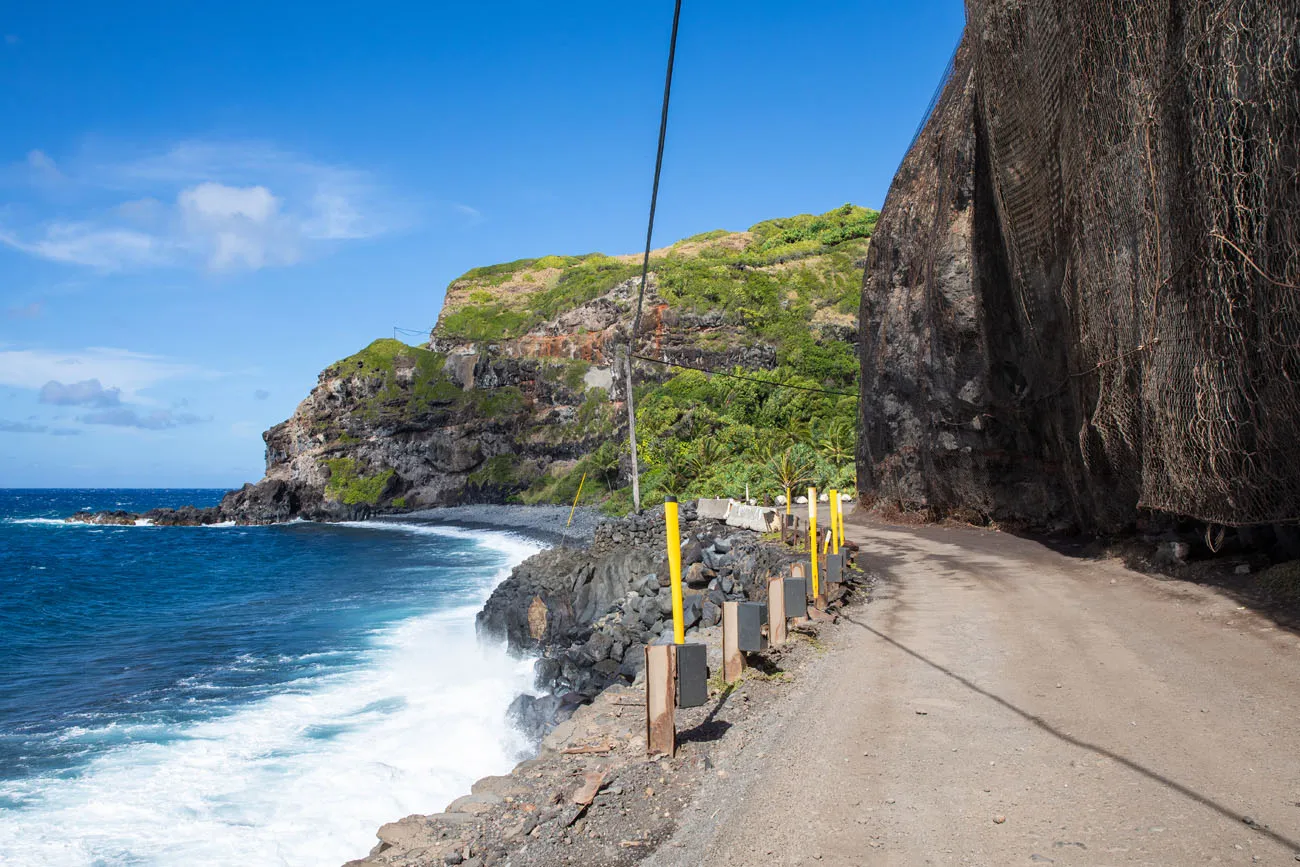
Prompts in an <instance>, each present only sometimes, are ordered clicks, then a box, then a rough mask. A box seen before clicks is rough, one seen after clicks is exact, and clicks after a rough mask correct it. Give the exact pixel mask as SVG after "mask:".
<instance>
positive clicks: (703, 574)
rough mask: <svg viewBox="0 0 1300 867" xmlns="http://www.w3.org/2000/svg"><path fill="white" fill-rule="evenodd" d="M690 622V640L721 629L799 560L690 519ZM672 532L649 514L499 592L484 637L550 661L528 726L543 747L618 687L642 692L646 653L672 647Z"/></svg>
mask: <svg viewBox="0 0 1300 867" xmlns="http://www.w3.org/2000/svg"><path fill="white" fill-rule="evenodd" d="M680 518H681V531H682V535H683V539H682V541H681V543H680V544H681V553H682V573H683V585H684V586H683V613H684V616H685V622H686V627H687V631H688V635H693V634H696V633H697V632H698V631H699V630H702V629H708V628H710V627H713V626H716V625H717V624H718V622H719V620H720V618H721V611H722V603H723V602H726V601H728V600H743V599H754V598H758V597H759V595H760V594H761V593H763V592H764V588H765V587H766V583H765V578H766V577H768V576H770V575H775V574H777V572H778V571H781V570H783V569H785V568H788V566H787V564H789V563H790V562H793V560H794V559H795V557H794V555H793V554H792V553H789V552H787V551H785V549H782V548H779V547H776V546H773V545H769V544H765V543H763V542H761V540H760V537H759V535H758V534H756V533H753V532H751V531H748V530H739V529H736V528H734V527H728V526H727V525H726V524H723V523H721V522H716V521H701V520H699V519H698V518H697V515H696V510H695V508H694V506H693V505H686V506H685V507H684V508H683V509H682V512H681V516H680ZM665 536H666V530H665V524H664V518H663V516H662V515H655V514H644V515H641V516H630V517H627V518H623V519H619V520H612V521H608V522H606V523H603V524H600V525H598V526H597V527H596V530H595V534H594V537H593V539H592V542H591V544H590V545H589V546H587V547H585V548H565V547H561V548H552V549H549V550H546V551H542V552H541V553H538V554H536V555H534V556H532V557H530V558H529V559H527V560H525V561H524V562H523V563H521V564H520V565H519V566H517V567H516V568H515V570H514V571H513V573H512V574H511V575H510V577H509V578H507V579H506V580H505V581H503V582H502V583H501V584H500V585H498V586H497V588H496V589H495V590H494V591H493V593H492V595H491V597H490V598H489V599H488V601H487V603H486V604H485V605H484V606H483V610H482V611H481V612H479V615H478V619H477V628H478V631H479V634H480V636H482V637H483V638H485V639H487V640H494V641H503V642H505V644H506V645H507V647H508V648H509V649H510V650H511V651H512V652H515V653H531V654H538V656H539V658H538V660H537V663H536V678H537V680H536V684H537V687H538V688H539V689H542V690H545V691H547V694H546V695H544V696H542V697H540V698H534V697H531V696H521V697H520V698H519V699H518V700H517V701H516V702H515V704H514V706H513V707H512V715H513V717H514V720H515V722H516V724H518V725H519V726H520V727H521V728H522V729H523V730H524V731H525V732H527V733H529V734H530V735H532V736H533V737H534V738H538V737H540V736H541V735H543V734H544V733H545V732H546V731H548V730H549V729H550V728H551V727H553V726H554V725H556V724H557V723H558V722H561V721H562V720H563V719H565V718H566V717H567V715H568V714H569V713H571V712H572V710H573V709H574V708H575V707H577V706H578V705H579V704H581V703H583V702H585V701H588V700H590V699H591V698H592V697H594V696H595V695H597V694H599V693H600V692H601V691H602V690H604V689H605V688H606V687H608V686H610V685H612V684H617V683H624V684H629V683H632V682H633V681H634V680H635V679H636V677H637V675H638V674H639V673H640V671H641V668H642V665H643V659H644V654H643V651H642V648H643V647H644V646H645V645H646V644H653V643H669V642H671V640H672V597H671V592H670V590H669V575H668V557H667V552H666V547H667V540H666V538H665Z"/></svg>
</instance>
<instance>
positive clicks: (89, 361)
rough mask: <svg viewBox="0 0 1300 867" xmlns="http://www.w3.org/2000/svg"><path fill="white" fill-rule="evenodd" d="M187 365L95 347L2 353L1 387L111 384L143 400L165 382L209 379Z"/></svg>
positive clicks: (126, 395)
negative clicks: (90, 382)
mask: <svg viewBox="0 0 1300 867" xmlns="http://www.w3.org/2000/svg"><path fill="white" fill-rule="evenodd" d="M211 375H212V374H210V373H207V372H206V371H203V370H200V369H199V368H196V367H193V366H191V365H187V364H181V363H178V362H175V361H171V360H168V359H165V358H160V357H158V356H154V355H144V354H142V353H138V352H130V351H127V350H125V349H107V348H98V347H96V348H91V349H84V350H80V351H77V352H49V351H46V350H41V349H10V350H0V385H6V386H10V387H12V388H26V389H32V390H35V391H39V390H40V389H41V388H43V387H44V386H45V385H46V384H47V383H49V382H50V381H52V380H53V381H56V382H73V383H84V382H86V381H88V380H96V381H97V383H108V388H109V390H118V391H120V398H121V399H125V400H132V401H139V402H146V403H147V402H148V401H147V399H146V400H142V398H141V397H140V392H141V391H143V390H145V389H148V388H150V387H152V386H154V385H156V384H158V383H160V382H163V381H165V380H173V379H185V378H200V377H208V376H211Z"/></svg>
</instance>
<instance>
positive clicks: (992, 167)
mask: <svg viewBox="0 0 1300 867" xmlns="http://www.w3.org/2000/svg"><path fill="white" fill-rule="evenodd" d="M1298 148H1300V2H1296V0H1274V2H1264V0H1227V2H1224V0H1150V2H1137V0H1112V2H1095V0H1093V2H1087V0H1084V2H1080V0H970V2H968V4H967V29H966V35H965V38H964V40H963V45H962V48H961V49H960V50H959V52H958V56H957V59H956V62H955V63H954V65H953V70H952V73H951V76H950V78H949V80H948V82H947V84H946V86H945V88H944V91H943V96H942V98H941V99H940V100H939V101H938V103H937V105H936V107H935V110H934V112H933V113H932V115H931V117H930V119H929V121H928V123H927V125H926V127H925V128H924V130H923V131H922V133H921V135H920V136H919V137H918V140H917V141H916V143H915V144H914V147H913V150H912V152H911V153H910V154H909V156H908V159H907V160H906V161H905V162H904V165H903V168H902V169H901V170H900V173H899V177H898V178H896V180H895V185H894V187H893V188H891V192H890V198H889V199H888V200H887V202H886V206H885V210H884V215H883V216H882V220H881V224H880V229H879V230H878V232H877V236H876V238H875V240H874V241H873V244H874V245H875V246H874V247H873V250H872V255H871V257H870V259H869V262H868V270H867V275H866V283H865V291H864V300H863V317H862V319H863V322H862V327H863V352H864V355H863V374H864V375H863V380H862V383H863V419H862V420H863V427H864V430H863V437H862V445H861V447H860V452H859V461H860V473H859V474H860V477H861V478H860V483H864V487H866V488H868V489H874V492H876V493H878V494H881V495H884V496H892V497H894V498H896V499H900V500H903V501H907V502H910V503H912V504H914V505H915V504H921V505H931V506H935V505H937V506H942V507H944V508H948V509H951V508H958V507H969V508H973V509H976V510H978V511H982V512H986V513H989V514H995V515H996V514H998V513H999V511H1003V512H1005V511H1007V509H1006V508H1005V506H1006V503H1007V501H1008V500H1016V499H1017V498H1019V505H1018V506H1015V507H1012V508H1011V509H1010V511H1012V512H1016V511H1021V512H1024V511H1032V510H1033V509H1034V508H1036V507H1035V506H1034V505H1033V498H1032V497H1025V496H1023V491H1022V492H1021V494H1018V495H1013V494H1010V493H1009V492H1008V491H1009V488H1008V486H1007V483H1006V480H1005V479H999V478H997V476H998V474H1008V473H1010V474H1012V475H1015V473H1016V472H1017V469H1016V467H1017V464H1018V462H1019V464H1020V465H1021V471H1022V472H1027V473H1029V475H1037V476H1040V479H1039V481H1040V483H1041V484H1043V485H1045V486H1047V487H1051V486H1052V485H1057V486H1058V487H1059V489H1060V491H1061V493H1062V496H1061V499H1062V502H1068V507H1067V508H1063V509H1062V511H1063V512H1070V513H1072V518H1073V519H1074V520H1075V521H1077V522H1078V523H1081V524H1084V525H1091V526H1095V527H1110V526H1119V525H1123V524H1125V523H1128V522H1129V521H1131V520H1132V517H1133V515H1134V510H1135V509H1136V508H1139V507H1145V508H1150V509H1154V510H1159V511H1163V512H1169V513H1173V514H1177V515H1183V516H1188V517H1192V518H1198V519H1201V520H1204V521H1207V522H1213V523H1220V524H1231V525H1241V524H1256V523H1279V522H1292V521H1297V520H1300V443H1298V442H1297V431H1298V429H1300V425H1298V424H1297V422H1298V421H1300V156H1298ZM929 199H933V201H932V202H931V201H929ZM930 204H933V205H934V207H933V208H930V209H929V210H928V211H927V206H928V205H930ZM963 265H964V267H965V271H964V272H963V271H962V269H961V266H963ZM962 292H966V293H969V295H970V297H971V299H972V300H971V304H972V309H971V310H969V311H965V310H962V309H960V307H961V303H962V302H961V300H960V299H961V298H962V297H964V296H963V295H962ZM868 296H871V297H870V298H868ZM882 298H888V299H892V300H891V301H889V302H888V303H886V302H882V300H881V299H882ZM890 304H893V305H894V306H897V305H898V304H910V305H911V307H912V308H914V312H915V321H914V323H913V330H914V331H916V332H917V335H916V338H915V339H916V340H917V341H918V342H919V345H918V346H917V347H916V351H917V355H918V357H919V358H921V359H922V360H921V361H917V362H914V363H913V362H910V361H909V362H907V363H905V364H904V367H905V368H907V369H905V370H903V371H902V372H900V371H898V370H892V371H891V370H885V369H884V367H885V365H888V364H895V365H897V364H898V363H899V359H898V358H896V357H892V356H891V353H890V351H888V350H887V349H886V347H887V346H894V347H896V346H897V345H898V344H899V342H900V341H902V340H904V338H903V337H902V335H901V333H900V329H901V328H902V327H904V324H903V323H902V322H901V321H899V319H898V317H897V315H896V313H895V312H892V311H891V309H889V305H890ZM907 339H908V340H910V339H911V338H910V337H909V338H907ZM904 342H905V341H904ZM909 364H910V365H912V366H911V367H908V365H909ZM963 389H965V390H966V391H967V392H969V393H965V394H962V393H961V391H962V390H963ZM936 393H939V394H936ZM943 393H947V396H946V397H945V396H944V394H943ZM900 407H901V408H900ZM972 450H973V451H974V452H975V454H974V456H973V457H971V453H972ZM981 450H983V452H982V455H983V456H982V457H981ZM963 454H964V455H966V456H965V457H963ZM1026 468H1029V469H1026ZM1047 477H1050V479H1048V478H1047ZM1032 482H1033V479H1032V478H1027V477H1025V478H1019V479H1017V480H1016V482H1015V484H1016V485H1017V486H1019V487H1020V488H1023V487H1024V485H1025V484H1030V483H1032ZM1049 499H1050V498H1049ZM1049 511H1050V509H1049ZM1026 517H1033V516H1032V515H1027V516H1026ZM1040 517H1041V516H1040Z"/></svg>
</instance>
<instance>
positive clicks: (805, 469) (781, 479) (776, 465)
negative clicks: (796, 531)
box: [768, 448, 813, 515]
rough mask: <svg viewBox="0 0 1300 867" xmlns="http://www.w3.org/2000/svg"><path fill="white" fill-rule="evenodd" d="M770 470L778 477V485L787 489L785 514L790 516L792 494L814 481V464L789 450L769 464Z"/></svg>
mask: <svg viewBox="0 0 1300 867" xmlns="http://www.w3.org/2000/svg"><path fill="white" fill-rule="evenodd" d="M768 469H769V470H770V471H771V473H772V475H773V476H775V477H776V481H777V484H779V485H780V486H781V487H783V488H785V513H786V514H787V515H788V514H790V503H791V502H792V500H793V497H792V496H791V492H792V491H793V490H794V489H795V488H798V487H800V486H801V485H804V484H807V483H808V482H809V481H810V480H811V479H812V472H813V462H812V461H810V460H808V459H806V458H802V457H800V456H799V455H798V454H796V453H795V451H794V449H792V448H788V449H786V450H785V451H783V452H782V453H781V454H779V455H777V456H776V457H774V458H772V459H771V460H770V461H769V462H768Z"/></svg>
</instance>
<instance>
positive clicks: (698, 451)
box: [686, 436, 726, 481]
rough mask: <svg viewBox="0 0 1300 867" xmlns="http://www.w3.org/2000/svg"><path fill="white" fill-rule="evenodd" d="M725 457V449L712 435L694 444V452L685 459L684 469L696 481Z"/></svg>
mask: <svg viewBox="0 0 1300 867" xmlns="http://www.w3.org/2000/svg"><path fill="white" fill-rule="evenodd" d="M725 458H726V450H725V449H723V447H722V446H721V445H720V444H719V443H718V441H717V439H715V438H714V437H712V436H709V437H705V438H704V439H701V440H700V441H699V442H697V443H696V444H695V452H694V453H693V454H692V455H691V456H690V457H688V458H687V459H686V471H687V472H689V473H690V474H691V476H692V478H694V479H695V480H696V481H698V480H699V479H702V478H704V477H705V476H707V475H708V474H709V473H710V472H712V471H713V468H714V467H716V466H717V465H718V464H720V463H722V461H723V460H724V459H725Z"/></svg>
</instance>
